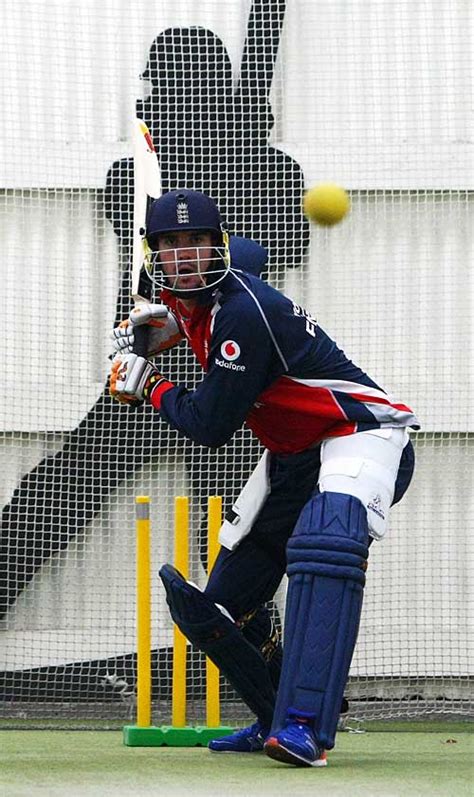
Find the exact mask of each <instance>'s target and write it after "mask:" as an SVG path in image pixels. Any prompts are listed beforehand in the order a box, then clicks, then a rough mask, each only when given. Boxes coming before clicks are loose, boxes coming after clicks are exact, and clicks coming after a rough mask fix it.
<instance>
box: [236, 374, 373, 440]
mask: <svg viewBox="0 0 474 797" xmlns="http://www.w3.org/2000/svg"><path fill="white" fill-rule="evenodd" d="M247 426H248V427H249V428H250V429H251V430H252V431H253V432H254V434H255V435H257V437H258V438H259V440H261V442H262V443H263V445H264V446H265V447H266V448H268V449H269V450H270V451H272V452H273V453H275V454H276V453H278V454H290V453H297V452H298V451H304V450H305V449H306V448H309V447H310V446H311V445H316V444H317V443H319V442H320V441H321V440H324V439H325V438H326V437H340V436H343V435H346V434H353V432H355V431H356V430H357V423H356V422H355V421H350V420H348V419H347V417H346V415H345V413H344V412H343V410H342V409H341V407H340V406H339V404H338V403H337V401H336V399H335V398H334V396H333V395H332V393H331V391H330V390H327V389H326V388H314V387H308V386H306V385H302V384H301V383H297V382H293V381H292V380H290V379H287V378H285V377H281V378H280V379H278V380H277V381H276V382H275V383H274V384H273V385H272V386H271V387H269V388H268V389H267V390H265V391H264V392H263V393H262V394H261V395H260V396H259V397H258V402H256V405H255V406H254V407H253V408H252V410H251V411H250V413H249V415H248V418H247Z"/></svg>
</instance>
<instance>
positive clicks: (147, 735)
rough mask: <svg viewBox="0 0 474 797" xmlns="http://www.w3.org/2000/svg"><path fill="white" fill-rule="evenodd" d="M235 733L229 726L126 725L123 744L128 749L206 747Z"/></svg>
mask: <svg viewBox="0 0 474 797" xmlns="http://www.w3.org/2000/svg"><path fill="white" fill-rule="evenodd" d="M234 731H235V728H229V727H227V726H222V727H220V728H207V727H206V726H204V725H197V726H196V727H194V728H192V727H186V728H173V727H172V726H171V725H162V726H161V727H160V728H156V727H154V726H152V725H151V726H150V727H148V728H139V727H137V726H136V725H125V726H124V728H123V743H124V744H125V745H127V747H206V746H207V744H208V742H210V741H211V739H217V738H218V737H219V736H229V735H230V734H231V733H234Z"/></svg>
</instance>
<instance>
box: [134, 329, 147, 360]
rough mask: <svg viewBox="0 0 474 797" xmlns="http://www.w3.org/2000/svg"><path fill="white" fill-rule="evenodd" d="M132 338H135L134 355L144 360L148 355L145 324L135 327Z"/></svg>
mask: <svg viewBox="0 0 474 797" xmlns="http://www.w3.org/2000/svg"><path fill="white" fill-rule="evenodd" d="M133 336H134V338H135V341H134V343H133V352H134V354H138V356H139V357H145V359H146V357H147V354H148V326H147V325H146V324H142V325H141V326H136V327H135V328H134V330H133Z"/></svg>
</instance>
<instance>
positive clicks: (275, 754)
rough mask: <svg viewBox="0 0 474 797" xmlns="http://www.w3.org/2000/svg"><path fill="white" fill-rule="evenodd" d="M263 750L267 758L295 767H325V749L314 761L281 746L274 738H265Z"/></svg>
mask: <svg viewBox="0 0 474 797" xmlns="http://www.w3.org/2000/svg"><path fill="white" fill-rule="evenodd" d="M264 751H265V753H266V754H267V756H269V758H273V759H274V760H275V761H281V762H282V763H283V764H293V766H296V767H325V766H327V763H328V762H327V756H326V752H325V751H323V752H322V753H321V756H320V758H317V759H316V761H308V759H307V758H303V756H299V755H297V753H293V752H292V751H291V750H288V748H286V747H283V745H282V744H280V742H279V741H278V739H275V738H270V739H267V741H266V742H265V747H264Z"/></svg>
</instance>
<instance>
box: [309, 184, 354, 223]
mask: <svg viewBox="0 0 474 797" xmlns="http://www.w3.org/2000/svg"><path fill="white" fill-rule="evenodd" d="M350 206H351V202H350V199H349V195H348V193H347V191H344V189H343V188H341V187H340V186H339V185H335V184H334V183H320V184H319V185H315V186H314V187H313V188H310V189H309V190H308V191H306V192H305V195H304V197H303V210H304V213H305V215H306V216H307V217H308V219H310V220H311V221H315V222H316V224H321V225H322V226H324V227H330V226H331V225H332V224H337V223H338V222H339V221H341V219H343V218H344V216H345V215H346V213H348V211H349V209H350Z"/></svg>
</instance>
